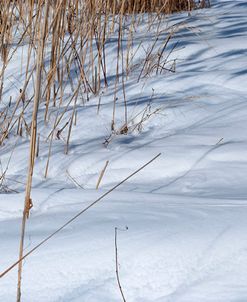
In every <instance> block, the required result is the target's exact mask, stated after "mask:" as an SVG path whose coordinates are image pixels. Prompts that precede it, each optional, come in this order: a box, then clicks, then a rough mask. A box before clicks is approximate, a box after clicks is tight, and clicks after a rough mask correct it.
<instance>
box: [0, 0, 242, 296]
mask: <svg viewBox="0 0 247 302" xmlns="http://www.w3.org/2000/svg"><path fill="white" fill-rule="evenodd" d="M246 13H247V3H245V1H214V3H213V7H212V8H211V9H208V10H203V11H196V12H192V15H191V16H189V17H188V16H187V14H182V15H174V16H172V17H171V18H170V19H171V20H170V22H172V23H174V22H179V21H183V20H185V19H186V27H185V28H184V30H182V31H180V32H179V33H178V34H177V35H176V38H175V40H179V43H180V44H179V45H180V48H181V49H180V51H179V52H177V54H176V55H177V56H178V60H177V62H178V63H177V71H176V73H175V74H169V75H166V76H164V75H162V76H157V77H151V78H149V79H147V80H145V81H144V82H142V83H141V84H140V85H137V84H134V83H133V84H132V85H131V84H129V86H128V89H127V90H126V93H127V99H128V104H129V107H128V108H129V113H130V114H133V115H134V112H135V111H138V110H139V109H141V108H143V107H144V106H145V105H146V104H147V102H148V100H149V99H150V97H151V95H152V93H153V92H154V93H153V97H152V102H153V106H154V108H163V111H161V112H160V114H155V115H154V116H152V118H150V119H148V120H147V121H146V122H145V123H144V124H143V129H142V132H141V133H136V132H134V133H132V134H128V135H121V136H116V137H114V139H113V140H112V141H111V142H110V144H109V145H108V147H107V148H106V147H104V146H103V144H102V143H103V142H104V139H105V137H107V135H108V134H109V116H111V110H112V103H111V100H112V98H113V97H112V95H111V89H109V91H108V92H106V94H105V96H104V98H102V102H103V105H102V106H103V107H102V110H101V112H100V114H99V116H97V117H96V116H95V112H96V103H97V102H96V100H95V103H94V102H93V101H92V102H89V103H88V104H87V105H86V109H85V108H84V107H83V108H81V110H79V111H78V125H77V127H75V128H74V129H73V133H72V139H71V149H70V152H69V155H63V154H62V151H63V145H62V144H61V143H60V142H59V141H58V142H56V144H55V146H54V149H53V154H52V157H51V168H50V171H49V179H48V180H47V181H45V180H44V177H43V175H44V168H45V164H46V161H45V158H46V153H45V152H47V148H44V149H43V150H42V149H41V156H40V158H39V159H38V161H37V165H36V168H35V175H34V191H33V200H34V208H33V211H32V215H31V218H30V220H29V222H28V230H27V237H26V238H27V239H26V250H29V249H30V248H31V247H33V246H34V245H35V243H38V242H39V241H40V240H41V239H43V238H44V237H45V236H46V235H48V234H49V233H50V232H52V231H54V230H55V229H56V228H57V227H59V226H60V225H61V224H62V223H64V222H65V221H66V219H68V218H70V217H71V216H72V215H74V214H75V213H77V212H78V211H79V210H80V209H81V208H82V207H84V206H86V205H88V203H89V202H90V201H93V200H94V199H95V198H96V197H98V196H99V195H100V194H101V193H103V192H105V190H106V189H107V188H110V187H111V186H112V185H113V184H115V183H116V182H117V181H119V180H121V179H122V178H124V177H125V176H127V175H128V174H129V173H130V172H132V171H133V170H134V169H135V168H137V167H138V166H140V165H141V164H143V163H145V161H147V160H149V159H150V158H151V157H152V156H154V155H155V154H157V153H159V152H162V157H161V158H159V160H157V161H156V162H155V163H153V164H152V165H151V166H149V167H148V168H147V169H146V170H145V171H143V172H141V173H140V174H139V175H137V176H136V177H135V178H133V179H132V180H131V181H130V182H128V183H127V184H125V185H123V186H122V187H121V188H119V189H118V190H117V191H115V192H114V193H113V194H112V195H111V196H109V197H108V198H106V200H105V201H103V202H102V203H101V204H100V205H98V206H97V207H95V208H93V209H91V210H90V211H88V212H87V213H86V214H84V215H83V216H82V217H81V218H80V219H78V220H77V221H76V222H75V223H73V224H72V225H71V226H70V227H68V228H67V229H65V230H64V231H63V232H61V233H60V234H59V235H57V237H56V238H54V239H53V240H52V241H50V242H49V243H48V244H47V245H46V246H44V247H43V248H41V249H40V250H38V251H37V252H35V253H34V254H33V255H32V256H30V257H29V258H28V259H27V260H26V261H25V264H24V275H23V294H22V299H23V301H25V302H30V301H31V302H35V301H37V302H42V301H46V302H58V301H59V302H62V301H63V302H67V301H79V302H80V301H89V302H94V301H97V302H98V301H102V302H103V301H107V302H111V301H112V302H113V301H114V302H115V301H120V300H121V296H120V292H119V290H118V287H117V283H116V276H115V263H114V260H115V259H114V257H115V255H114V228H115V227H118V228H120V229H124V228H125V226H128V228H129V229H128V231H119V234H118V235H119V236H118V248H119V262H120V277H121V283H122V287H123V291H124V293H125V296H126V300H127V301H128V302H131V301H133V302H138V301H142V302H148V301H149V302H151V301H152V302H168V301H169V302H198V301H202V302H204V301H205V302H207V301H210V302H211V301H215V302H233V301H234V302H237V301H238V302H240V301H241V302H244V301H247V289H246V280H247V273H246V272H247V239H246V235H245V230H246V227H247V212H246V207H247V189H246V183H247V174H246V168H247V151H246V150H247V139H246V133H247V124H246V120H247V97H246V92H247V88H246V83H247V74H246V70H247V60H246V54H247V51H246V49H247V39H246V38H247V28H246ZM188 28H189V30H188ZM12 140H13V142H14V141H15V140H14V138H12ZM11 149H12V148H10V147H9V145H5V146H3V147H1V149H0V152H1V153H0V154H1V161H2V163H3V165H5V164H6V163H7V161H8V158H9V156H10V153H11ZM27 150H28V141H25V140H23V141H21V142H18V144H17V147H16V149H15V151H14V156H15V161H12V162H11V163H10V166H9V170H8V174H7V179H8V184H9V186H12V187H13V188H15V189H17V190H19V191H22V190H23V185H21V183H23V182H25V173H26V158H27ZM106 160H109V166H108V168H107V170H106V174H105V176H104V178H103V181H102V185H101V188H100V190H98V191H95V189H94V188H95V185H96V182H97V178H98V175H99V172H100V170H101V169H102V168H103V166H104V164H105V161H106ZM66 171H67V172H66ZM68 175H70V176H68ZM71 177H72V178H71ZM73 179H75V180H76V183H79V184H80V185H81V186H83V189H81V188H78V187H76V183H75V182H74V181H73ZM16 181H18V183H16ZM23 198H24V195H23V193H19V194H1V195H0V239H1V240H0V270H1V271H2V270H4V269H5V268H6V267H7V266H8V265H10V264H11V263H12V262H13V261H15V260H16V257H17V254H18V243H19V239H18V236H19V228H20V221H21V210H22V203H23ZM16 273H17V272H16V270H13V271H12V272H11V273H9V274H8V275H7V276H6V277H5V278H3V279H2V280H0V301H5V302H11V301H15V289H16Z"/></svg>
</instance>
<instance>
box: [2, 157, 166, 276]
mask: <svg viewBox="0 0 247 302" xmlns="http://www.w3.org/2000/svg"><path fill="white" fill-rule="evenodd" d="M160 155H161V153H159V154H157V155H156V156H155V157H153V158H152V159H151V160H150V161H148V162H147V163H145V164H144V165H143V166H141V167H140V168H138V169H137V170H135V171H134V172H133V173H131V174H130V175H129V176H127V177H126V178H124V179H123V180H122V181H120V182H119V183H118V184H116V185H115V186H114V187H112V188H111V189H110V190H108V191H107V192H105V193H104V194H103V195H101V196H100V197H99V198H98V199H96V200H95V201H93V202H92V203H91V204H90V205H88V206H87V207H85V208H83V209H82V210H81V211H80V212H79V213H77V214H76V215H75V216H73V217H72V218H71V219H69V220H68V221H67V222H66V223H64V224H63V225H62V226H61V227H60V228H58V229H57V230H56V231H55V232H53V233H51V234H50V235H49V236H47V237H46V238H45V239H43V240H42V241H41V242H40V243H39V244H37V245H36V246H35V247H33V248H32V249H31V250H30V251H29V252H27V253H26V254H25V255H23V256H22V258H20V259H19V260H17V261H16V262H15V263H13V264H12V265H11V266H10V267H8V268H7V269H6V270H5V271H4V272H2V273H1V274H0V278H2V277H4V276H5V275H6V274H7V273H9V272H10V271H11V270H12V269H13V268H14V267H16V265H18V264H19V263H20V262H22V261H23V260H24V259H25V258H27V257H28V256H29V255H30V254H32V253H33V252H34V251H36V250H37V249H38V248H39V247H40V246H42V245H43V244H44V243H46V242H47V241H48V240H50V239H51V238H52V237H54V236H55V235H56V234H57V233H59V232H61V231H62V230H63V229H64V228H65V227H66V226H68V225H69V224H71V223H72V222H73V221H74V220H76V219H77V218H78V217H79V216H81V215H82V214H83V213H85V212H86V211H87V210H89V209H90V208H92V207H93V206H95V205H96V204H97V203H98V202H99V201H101V200H102V199H103V198H104V197H106V196H107V195H109V194H110V193H111V192H112V191H114V190H115V189H117V188H118V187H119V186H121V185H122V184H123V183H125V182H126V181H127V180H129V179H130V178H132V177H133V176H134V175H136V174H137V173H139V172H140V171H141V170H143V169H144V168H146V167H147V166H148V165H150V164H151V163H152V162H153V161H155V160H156V159H157V158H158V157H159V156H160Z"/></svg>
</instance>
